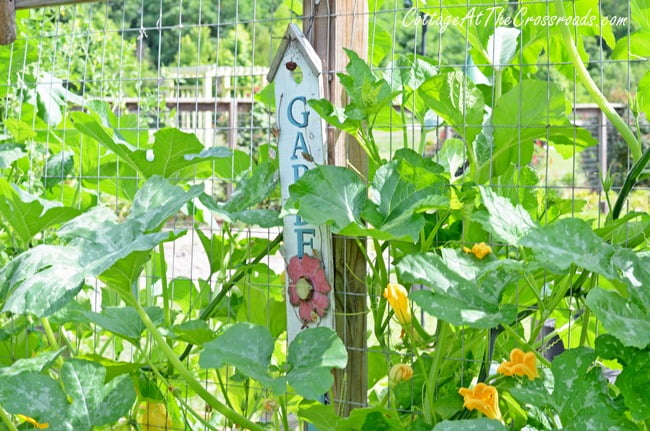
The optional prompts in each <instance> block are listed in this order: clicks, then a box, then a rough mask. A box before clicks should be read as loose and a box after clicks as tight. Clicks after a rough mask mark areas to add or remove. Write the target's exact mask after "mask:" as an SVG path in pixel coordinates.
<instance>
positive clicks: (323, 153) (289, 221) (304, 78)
mask: <svg viewBox="0 0 650 431" xmlns="http://www.w3.org/2000/svg"><path fill="white" fill-rule="evenodd" d="M268 80H269V81H272V82H274V83H275V107H276V112H277V118H278V128H279V129H280V134H279V138H278V139H279V140H278V160H279V163H280V189H281V191H282V205H284V204H285V203H286V201H287V199H288V198H289V186H290V185H291V184H293V183H295V182H296V181H298V180H299V179H300V178H301V177H302V176H303V175H304V174H305V173H306V172H307V171H309V170H310V169H313V168H315V167H316V166H317V165H321V164H324V163H326V161H327V149H326V148H327V147H326V142H325V124H324V122H323V120H322V119H321V118H320V117H319V116H318V114H316V112H314V111H313V110H312V109H311V108H310V107H309V105H308V103H307V102H308V101H309V99H320V98H321V97H322V94H323V84H322V66H321V61H320V58H319V57H318V55H317V54H316V52H315V51H314V49H313V48H312V46H311V45H310V44H309V42H308V41H307V39H306V38H305V35H304V34H302V32H301V31H300V29H299V28H298V26H296V25H295V24H289V27H288V28H287V32H286V33H285V35H284V38H283V40H282V43H281V44H280V47H279V48H278V52H277V53H276V55H275V58H274V59H273V62H272V63H271V67H270V70H269V74H268ZM283 254H284V259H285V261H286V263H287V276H286V277H285V278H286V286H285V288H286V298H287V338H288V341H289V342H291V341H292V340H293V339H294V338H295V336H296V335H297V334H298V333H299V332H300V331H301V330H303V329H305V328H314V327H318V326H326V327H330V328H333V327H334V295H333V292H332V280H333V274H334V271H333V266H332V244H331V236H330V230H329V227H327V226H313V225H311V224H309V223H308V222H307V221H305V220H303V219H302V218H300V217H299V216H297V215H287V216H285V217H284V248H283Z"/></svg>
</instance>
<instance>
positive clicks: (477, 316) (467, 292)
mask: <svg viewBox="0 0 650 431" xmlns="http://www.w3.org/2000/svg"><path fill="white" fill-rule="evenodd" d="M450 254H451V253H450ZM468 272H469V271H468ZM397 274H398V277H399V279H400V280H401V281H402V282H405V283H421V284H424V285H425V286H429V287H430V288H431V290H419V291H416V292H412V293H411V294H410V295H409V296H410V298H411V299H412V300H413V302H415V303H416V304H417V305H418V306H420V307H422V309H423V310H424V311H426V312H427V313H429V314H431V315H432V316H435V317H437V318H439V319H442V320H445V321H447V322H450V323H452V324H454V325H458V326H460V325H468V326H470V327H472V328H479V329H486V328H492V327H495V326H497V325H498V324H499V323H502V322H510V321H512V320H513V319H514V316H515V312H516V310H515V309H514V308H513V307H512V306H509V305H504V306H502V307H500V306H499V301H500V296H501V293H502V292H503V289H504V288H505V287H506V286H507V285H508V284H509V283H510V282H512V281H513V280H509V279H507V278H504V279H501V280H497V279H493V278H491V277H488V278H481V277H479V278H477V279H476V280H474V279H472V275H473V274H472V273H471V272H470V274H469V275H467V274H463V275H461V274H459V273H457V272H455V271H453V270H452V269H451V268H450V266H449V263H448V262H447V261H443V260H442V259H441V258H440V257H439V256H438V255H436V254H433V253H424V254H411V255H407V256H406V257H404V259H402V260H401V261H400V262H399V263H398V264H397ZM495 275H496V274H495Z"/></svg>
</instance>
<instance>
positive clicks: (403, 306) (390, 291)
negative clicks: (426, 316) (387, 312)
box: [384, 283, 411, 326]
mask: <svg viewBox="0 0 650 431" xmlns="http://www.w3.org/2000/svg"><path fill="white" fill-rule="evenodd" d="M384 298H386V299H387V300H388V304H389V305H390V308H392V309H393V312H394V313H395V317H396V318H397V321H398V322H399V323H400V325H402V326H409V325H410V324H411V309H410V308H409V300H408V292H407V291H406V289H404V286H402V285H401V284H393V283H388V285H387V286H386V288H385V289H384Z"/></svg>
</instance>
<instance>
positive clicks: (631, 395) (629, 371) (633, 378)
mask: <svg viewBox="0 0 650 431" xmlns="http://www.w3.org/2000/svg"><path fill="white" fill-rule="evenodd" d="M648 385H650V354H648V352H647V351H635V352H634V354H633V356H632V359H631V360H630V361H629V363H628V364H627V365H626V366H625V368H624V369H623V372H622V373H621V374H620V375H619V376H618V377H617V378H616V386H617V387H618V388H619V389H620V390H621V393H622V394H623V397H624V400H625V406H626V407H627V408H628V409H630V412H631V413H632V417H633V418H634V419H636V420H638V421H643V420H646V419H647V418H649V417H650V393H648Z"/></svg>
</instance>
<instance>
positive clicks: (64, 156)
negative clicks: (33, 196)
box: [42, 151, 74, 189]
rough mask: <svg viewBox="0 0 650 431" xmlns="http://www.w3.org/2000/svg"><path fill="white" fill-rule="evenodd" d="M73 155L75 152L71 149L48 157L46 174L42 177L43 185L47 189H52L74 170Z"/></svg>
mask: <svg viewBox="0 0 650 431" xmlns="http://www.w3.org/2000/svg"><path fill="white" fill-rule="evenodd" d="M73 156H74V154H73V153H72V152H70V151H61V152H59V153H57V154H55V155H53V156H52V157H50V158H49V159H47V162H46V163H45V174H44V175H43V178H42V181H43V186H45V188H46V189H51V188H52V187H54V186H55V185H56V184H59V183H60V182H61V181H63V180H65V179H66V177H67V176H68V175H69V174H70V172H72V169H73V167H74V160H73Z"/></svg>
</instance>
